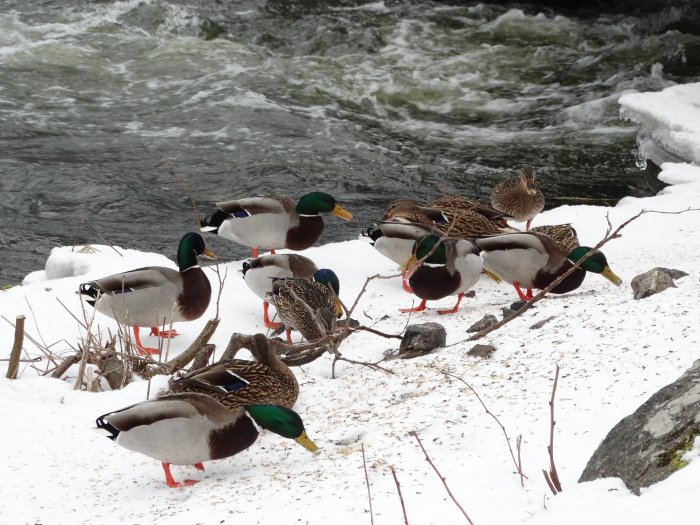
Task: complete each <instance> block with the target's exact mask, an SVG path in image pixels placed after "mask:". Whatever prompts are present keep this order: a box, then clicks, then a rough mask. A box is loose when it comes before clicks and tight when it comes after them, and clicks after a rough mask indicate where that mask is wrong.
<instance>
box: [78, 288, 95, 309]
mask: <svg viewBox="0 0 700 525" xmlns="http://www.w3.org/2000/svg"><path fill="white" fill-rule="evenodd" d="M78 293H79V294H80V295H82V296H83V298H84V299H85V301H86V302H87V303H88V304H89V305H90V306H93V307H94V306H95V303H96V302H97V296H98V295H99V293H100V291H99V290H98V289H97V287H96V286H95V283H82V284H81V285H80V289H79V291H78Z"/></svg>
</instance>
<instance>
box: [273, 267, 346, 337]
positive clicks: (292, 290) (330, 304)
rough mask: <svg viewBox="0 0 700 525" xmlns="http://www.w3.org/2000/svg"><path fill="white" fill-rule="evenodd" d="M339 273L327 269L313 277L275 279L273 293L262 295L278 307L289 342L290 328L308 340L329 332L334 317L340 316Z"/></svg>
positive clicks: (332, 326)
mask: <svg viewBox="0 0 700 525" xmlns="http://www.w3.org/2000/svg"><path fill="white" fill-rule="evenodd" d="M339 293H340V281H339V279H338V276H337V275H336V274H335V272H333V270H329V269H326V268H322V269H320V270H318V271H317V272H316V273H315V274H314V277H313V280H307V279H274V280H273V284H272V292H270V293H268V294H267V295H266V296H265V297H266V299H267V300H268V301H269V302H270V303H272V304H273V305H274V306H275V308H276V309H277V313H278V315H279V317H280V319H282V322H283V323H284V326H285V328H286V329H287V340H288V341H291V333H290V332H291V329H294V330H296V331H298V332H299V333H300V334H301V335H302V336H304V338H305V339H306V340H307V341H316V340H318V339H321V338H323V337H325V336H326V335H328V334H329V333H332V331H333V329H334V328H335V322H334V321H335V319H336V318H340V317H341V316H342V315H343V309H342V306H341V304H340V299H339V298H338V294H339Z"/></svg>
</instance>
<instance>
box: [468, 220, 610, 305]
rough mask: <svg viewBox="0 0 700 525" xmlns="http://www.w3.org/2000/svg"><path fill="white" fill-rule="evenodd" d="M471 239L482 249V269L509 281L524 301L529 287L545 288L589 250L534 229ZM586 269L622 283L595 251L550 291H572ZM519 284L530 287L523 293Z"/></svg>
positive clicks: (529, 296)
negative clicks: (556, 240)
mask: <svg viewBox="0 0 700 525" xmlns="http://www.w3.org/2000/svg"><path fill="white" fill-rule="evenodd" d="M474 242H475V244H476V245H477V246H478V247H479V249H480V250H481V257H482V259H483V261H484V269H485V270H487V271H488V272H490V273H491V274H493V275H495V276H496V277H498V278H499V279H502V280H504V281H506V282H509V283H512V284H513V286H514V287H515V289H516V291H517V292H518V295H519V296H520V298H521V299H522V300H524V301H527V300H530V299H532V291H531V289H532V288H538V289H542V288H546V287H547V286H549V285H550V284H551V283H552V282H553V281H554V280H555V279H557V278H558V277H559V276H561V275H562V274H563V273H565V272H566V271H568V270H569V269H570V268H571V267H572V266H573V265H574V264H575V263H576V262H578V261H579V260H580V259H581V258H582V257H583V256H584V255H586V254H587V253H588V252H589V251H591V248H589V247H587V246H578V247H576V248H574V249H573V250H568V249H567V248H565V247H564V246H562V245H561V244H559V243H557V242H555V241H554V240H553V239H552V238H551V237H549V236H547V235H544V234H541V233H535V232H521V233H507V234H504V235H497V236H495V237H485V238H483V239H475V240H474ZM586 272H592V273H599V274H601V275H602V276H603V277H605V278H606V279H608V280H609V281H610V282H611V283H613V284H614V285H616V286H619V285H620V284H621V283H622V280H621V279H620V278H619V277H618V276H617V275H615V273H613V271H612V270H611V269H610V266H608V261H607V259H606V258H605V255H603V253H602V252H599V251H596V252H595V253H593V255H591V256H590V257H588V259H586V260H585V261H583V263H582V264H581V266H580V267H579V268H577V269H576V270H575V271H574V272H573V273H571V274H570V275H569V276H568V277H567V278H566V279H564V280H563V281H562V282H561V283H559V284H558V285H557V286H556V287H555V288H553V289H552V292H553V293H556V294H561V293H566V292H570V291H572V290H575V289H576V288H578V287H579V286H581V283H583V280H584V278H585V277H586ZM521 287H525V288H528V289H530V290H528V293H527V294H525V293H523V291H522V290H521Z"/></svg>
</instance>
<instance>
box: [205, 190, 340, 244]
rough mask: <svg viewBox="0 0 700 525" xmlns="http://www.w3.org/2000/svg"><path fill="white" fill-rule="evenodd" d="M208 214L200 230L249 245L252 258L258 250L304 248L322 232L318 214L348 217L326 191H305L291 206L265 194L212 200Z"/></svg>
mask: <svg viewBox="0 0 700 525" xmlns="http://www.w3.org/2000/svg"><path fill="white" fill-rule="evenodd" d="M216 207H217V208H218V209H217V211H216V212H214V214H213V215H212V216H211V217H207V218H206V219H204V220H203V221H202V231H206V232H212V233H216V234H218V235H220V236H221V237H224V238H225V239H230V240H232V241H234V242H237V243H239V244H242V245H244V246H249V247H250V248H251V249H252V254H253V257H257V256H258V249H263V250H272V251H273V253H274V250H276V249H279V248H289V249H290V250H305V249H306V248H309V247H310V246H312V245H313V244H314V243H315V242H316V241H317V240H318V238H319V237H320V236H321V233H322V232H323V218H322V217H321V216H320V215H319V214H320V213H330V214H331V215H335V216H336V217H340V218H341V219H345V220H348V221H349V220H351V219H352V214H351V213H349V212H348V211H346V210H345V209H344V208H343V207H342V206H341V205H340V204H338V203H337V202H336V200H335V199H334V198H333V197H331V196H330V195H329V194H327V193H323V192H320V191H315V192H312V193H307V194H306V195H304V196H303V197H302V198H301V199H299V202H297V204H296V205H295V204H294V202H293V201H292V200H291V199H290V198H288V197H281V196H277V195H268V196H264V197H250V198H245V199H238V200H232V201H226V202H218V203H216Z"/></svg>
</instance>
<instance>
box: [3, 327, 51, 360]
mask: <svg viewBox="0 0 700 525" xmlns="http://www.w3.org/2000/svg"><path fill="white" fill-rule="evenodd" d="M0 317H2V318H3V319H4V320H5V322H6V323H8V324H9V325H11V326H12V328H16V327H15V323H13V322H12V321H10V320H9V319H8V318H7V317H5V316H4V315H2V316H0ZM24 337H26V338H27V339H28V340H29V342H31V343H32V344H33V345H34V346H36V347H37V348H38V349H39V350H41V352H42V353H43V354H44V355H45V356H46V357H47V358H48V359H49V361H51V362H52V363H54V364H58V363H56V360H55V359H54V354H53V352H51V351H50V350H49V349H48V348H46V347H44V346H42V345H41V344H40V343H39V342H38V341H37V340H36V339H34V338H33V337H32V336H31V335H29V334H28V333H27V332H26V330H25V331H24Z"/></svg>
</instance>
